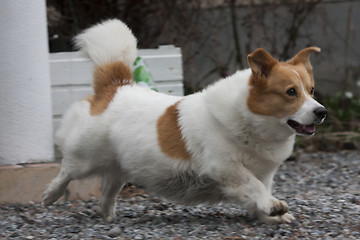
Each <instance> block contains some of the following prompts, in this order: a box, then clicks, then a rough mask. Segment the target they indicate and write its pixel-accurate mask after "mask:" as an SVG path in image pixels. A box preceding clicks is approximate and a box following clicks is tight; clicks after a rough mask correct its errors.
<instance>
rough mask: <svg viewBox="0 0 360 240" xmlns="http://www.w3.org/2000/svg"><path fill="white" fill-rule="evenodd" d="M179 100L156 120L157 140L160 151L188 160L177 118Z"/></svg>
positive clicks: (188, 154)
mask: <svg viewBox="0 0 360 240" xmlns="http://www.w3.org/2000/svg"><path fill="white" fill-rule="evenodd" d="M178 104H179V102H177V103H175V104H174V105H171V106H170V107H168V108H167V109H166V111H165V112H164V113H163V115H161V116H160V117H159V119H158V121H157V133H158V142H159V146H160V149H161V151H162V152H164V153H165V154H166V155H168V156H169V157H172V158H178V159H181V160H189V159H190V158H191V156H190V153H189V152H188V151H187V150H186V146H185V142H184V139H183V138H182V134H181V130H180V126H179V123H178V119H179V110H178V108H177V107H178Z"/></svg>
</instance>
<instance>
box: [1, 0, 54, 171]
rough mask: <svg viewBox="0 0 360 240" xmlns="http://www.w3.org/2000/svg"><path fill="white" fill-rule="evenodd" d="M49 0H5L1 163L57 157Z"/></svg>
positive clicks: (45, 159) (3, 10)
mask: <svg viewBox="0 0 360 240" xmlns="http://www.w3.org/2000/svg"><path fill="white" fill-rule="evenodd" d="M45 9H46V8H45V0H34V1H29V0H1V1H0V32H1V34H0V164H1V165H4V164H17V163H26V162H33V161H49V160H52V158H53V140H52V114H51V96H50V77H49V76H50V75H49V62H48V41H47V26H46V10H45Z"/></svg>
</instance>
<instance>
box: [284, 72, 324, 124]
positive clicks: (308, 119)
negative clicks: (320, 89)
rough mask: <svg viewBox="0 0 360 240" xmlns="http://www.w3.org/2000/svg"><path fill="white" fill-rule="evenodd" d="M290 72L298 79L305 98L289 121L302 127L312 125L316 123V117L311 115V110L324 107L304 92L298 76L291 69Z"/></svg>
mask: <svg viewBox="0 0 360 240" xmlns="http://www.w3.org/2000/svg"><path fill="white" fill-rule="evenodd" d="M291 71H293V72H294V73H295V74H296V75H297V77H298V78H299V82H300V86H301V90H302V93H303V94H304V96H305V101H304V103H303V105H302V106H301V108H300V109H299V110H298V111H297V112H296V113H295V114H294V115H293V116H291V119H293V120H295V121H297V122H299V123H300V124H303V125H308V124H312V123H314V122H315V121H316V117H315V115H314V114H313V110H314V109H316V108H319V107H324V106H323V105H321V104H320V103H318V102H317V101H315V100H314V99H313V98H312V97H310V96H309V94H308V93H307V92H306V90H305V88H304V84H303V83H302V80H301V77H300V74H299V73H298V72H296V71H295V70H293V69H292V70H291ZM322 121H324V119H322V120H321V122H322Z"/></svg>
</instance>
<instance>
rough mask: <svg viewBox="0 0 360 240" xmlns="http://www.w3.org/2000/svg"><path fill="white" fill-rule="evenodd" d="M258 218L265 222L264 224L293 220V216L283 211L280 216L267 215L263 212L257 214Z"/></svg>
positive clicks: (290, 221)
mask: <svg viewBox="0 0 360 240" xmlns="http://www.w3.org/2000/svg"><path fill="white" fill-rule="evenodd" d="M258 218H259V220H260V221H261V222H263V223H266V224H280V223H288V224H290V223H292V222H294V221H295V217H294V216H293V215H291V214H290V213H285V214H284V215H282V216H274V217H271V216H268V215H265V214H263V213H262V214H261V213H260V214H259V215H258Z"/></svg>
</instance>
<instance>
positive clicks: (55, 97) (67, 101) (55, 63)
mask: <svg viewBox="0 0 360 240" xmlns="http://www.w3.org/2000/svg"><path fill="white" fill-rule="evenodd" d="M139 56H141V57H142V58H143V59H144V60H145V61H146V64H147V65H148V67H149V69H150V71H151V74H152V76H153V77H154V81H155V84H156V88H157V89H158V90H159V91H160V92H163V93H167V94H170V95H176V96H183V95H184V90H183V73H182V59H181V50H180V48H176V47H174V46H172V45H168V46H160V47H159V48H157V49H141V50H139ZM93 67H94V65H93V63H92V62H91V60H90V59H88V58H85V57H83V56H82V55H81V54H80V53H79V52H62V53H51V54H50V76H51V87H52V88H51V92H52V111H53V122H54V130H56V129H57V128H58V126H59V122H60V119H61V117H62V115H63V113H64V112H65V110H66V109H67V108H68V107H69V106H70V105H71V104H72V103H73V102H75V101H78V100H80V99H82V98H84V97H86V96H87V95H89V94H92V92H93V90H92V88H91V82H92V73H93Z"/></svg>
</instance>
